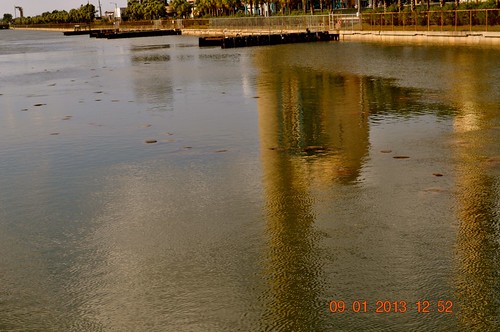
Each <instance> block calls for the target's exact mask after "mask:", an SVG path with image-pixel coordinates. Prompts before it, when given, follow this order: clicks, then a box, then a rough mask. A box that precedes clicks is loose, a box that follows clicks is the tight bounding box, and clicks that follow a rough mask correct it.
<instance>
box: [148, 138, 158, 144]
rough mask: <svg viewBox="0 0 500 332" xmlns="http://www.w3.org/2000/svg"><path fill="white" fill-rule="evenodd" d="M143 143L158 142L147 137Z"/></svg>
mask: <svg viewBox="0 0 500 332" xmlns="http://www.w3.org/2000/svg"><path fill="white" fill-rule="evenodd" d="M145 143H147V144H153V143H158V141H157V140H155V139H147V140H146V141H145Z"/></svg>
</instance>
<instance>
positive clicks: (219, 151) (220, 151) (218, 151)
mask: <svg viewBox="0 0 500 332" xmlns="http://www.w3.org/2000/svg"><path fill="white" fill-rule="evenodd" d="M215 152H217V153H222V152H227V150H224V149H222V150H217V151H215Z"/></svg>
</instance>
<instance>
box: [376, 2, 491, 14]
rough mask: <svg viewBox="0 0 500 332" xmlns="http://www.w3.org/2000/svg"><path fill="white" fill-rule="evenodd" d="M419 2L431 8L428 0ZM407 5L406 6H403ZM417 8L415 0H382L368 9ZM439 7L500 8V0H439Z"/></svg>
mask: <svg viewBox="0 0 500 332" xmlns="http://www.w3.org/2000/svg"><path fill="white" fill-rule="evenodd" d="M418 2H420V7H421V8H423V9H424V10H430V9H431V1H430V0H422V1H418ZM404 5H408V6H406V7H405V6H404ZM416 8H417V0H407V2H405V1H404V0H396V1H394V0H382V1H380V2H379V3H378V6H375V7H374V8H372V9H370V11H374V12H381V11H384V12H387V11H388V12H397V11H403V10H407V11H414V10H416ZM439 8H440V9H443V10H453V9H458V10H461V9H488V8H500V0H488V1H481V2H472V1H471V2H461V1H460V0H451V1H446V0H439Z"/></svg>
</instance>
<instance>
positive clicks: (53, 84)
mask: <svg viewBox="0 0 500 332" xmlns="http://www.w3.org/2000/svg"><path fill="white" fill-rule="evenodd" d="M47 86H56V83H52V84H49V85H47Z"/></svg>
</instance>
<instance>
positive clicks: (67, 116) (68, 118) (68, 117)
mask: <svg viewBox="0 0 500 332" xmlns="http://www.w3.org/2000/svg"><path fill="white" fill-rule="evenodd" d="M72 117H73V116H72V115H66V116H65V117H64V118H62V119H63V120H71V118H72Z"/></svg>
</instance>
